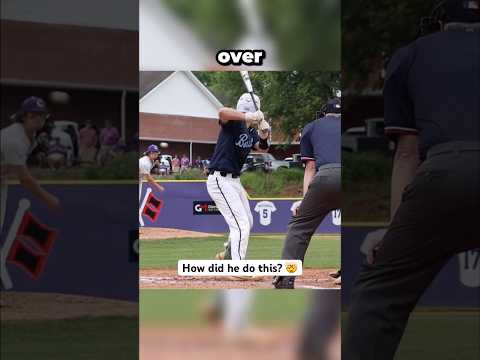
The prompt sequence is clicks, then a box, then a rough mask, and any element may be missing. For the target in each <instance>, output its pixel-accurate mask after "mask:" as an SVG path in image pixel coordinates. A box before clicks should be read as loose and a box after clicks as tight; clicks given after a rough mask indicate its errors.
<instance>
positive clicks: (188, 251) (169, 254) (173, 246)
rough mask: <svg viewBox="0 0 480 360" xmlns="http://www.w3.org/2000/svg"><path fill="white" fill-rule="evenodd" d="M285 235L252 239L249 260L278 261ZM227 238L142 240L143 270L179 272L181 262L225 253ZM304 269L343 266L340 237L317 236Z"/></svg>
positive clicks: (141, 262)
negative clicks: (178, 266) (157, 269)
mask: <svg viewBox="0 0 480 360" xmlns="http://www.w3.org/2000/svg"><path fill="white" fill-rule="evenodd" d="M284 239H285V235H276V236H263V235H257V236H251V237H250V240H249V244H248V252H247V258H248V259H250V260H273V259H279V258H280V255H281V251H282V247H283V241H284ZM225 241H226V237H209V238H195V239H194V238H184V239H166V240H144V241H140V268H142V269H145V268H168V269H176V268H177V262H178V260H209V259H214V257H215V254H216V253H217V252H219V251H221V250H223V243H224V242H225ZM304 266H305V267H315V268H337V267H339V266H340V239H339V237H338V236H314V237H313V238H312V240H311V242H310V246H309V247H308V250H307V255H306V257H305V263H304Z"/></svg>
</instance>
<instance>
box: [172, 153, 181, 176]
mask: <svg viewBox="0 0 480 360" xmlns="http://www.w3.org/2000/svg"><path fill="white" fill-rule="evenodd" d="M172 169H173V172H174V173H175V174H176V173H178V172H179V171H180V159H179V158H178V156H177V154H175V156H174V157H173V160H172Z"/></svg>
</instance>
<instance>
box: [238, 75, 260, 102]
mask: <svg viewBox="0 0 480 360" xmlns="http://www.w3.org/2000/svg"><path fill="white" fill-rule="evenodd" d="M240 75H242V80H243V84H244V85H245V88H246V89H247V92H248V93H249V94H250V96H251V97H252V101H253V106H255V111H258V106H257V102H256V101H255V96H254V94H255V93H254V91H253V85H252V82H251V80H250V76H249V75H248V71H240Z"/></svg>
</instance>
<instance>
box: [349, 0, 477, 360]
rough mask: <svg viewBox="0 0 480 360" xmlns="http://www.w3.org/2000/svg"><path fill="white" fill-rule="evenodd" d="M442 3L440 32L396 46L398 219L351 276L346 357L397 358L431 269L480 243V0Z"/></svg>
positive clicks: (393, 107)
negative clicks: (409, 319)
mask: <svg viewBox="0 0 480 360" xmlns="http://www.w3.org/2000/svg"><path fill="white" fill-rule="evenodd" d="M441 6H442V7H443V9H444V10H445V17H444V18H443V21H442V27H443V31H441V32H437V33H435V34H431V35H428V36H425V37H422V38H420V39H418V40H416V41H415V42H414V43H412V44H410V45H409V46H407V47H405V48H403V49H401V50H399V51H398V52H397V53H396V54H395V56H394V57H393V59H392V61H391V63H390V64H389V68H388V70H387V78H386V82H385V88H384V101H385V125H386V127H385V130H386V133H387V135H389V136H391V137H392V138H393V139H394V140H395V142H396V154H395V159H394V166H393V173H392V180H391V189H392V190H391V191H392V193H391V222H390V225H389V227H388V230H387V231H386V233H385V234H384V236H383V238H379V240H380V242H378V243H377V245H376V246H372V247H371V249H370V256H369V257H368V261H367V262H366V263H365V264H364V265H363V267H362V269H361V272H360V275H359V277H358V279H357V280H356V283H355V285H354V289H353V295H352V296H353V297H352V300H351V305H350V311H349V317H348V326H347V329H346V332H345V334H344V337H343V352H342V354H343V356H344V359H347V360H367V359H368V360H373V359H375V360H380V359H381V360H389V359H393V357H394V355H395V352H396V350H397V347H398V344H399V342H400V340H401V338H402V335H403V332H404V329H405V326H406V324H407V320H408V317H409V315H410V312H411V311H412V310H413V308H414V307H415V305H416V303H417V301H418V299H419V298H420V296H421V295H422V294H423V292H424V291H425V289H426V288H427V287H428V286H429V284H430V283H431V282H432V280H433V279H434V277H435V276H436V275H437V274H438V272H439V271H440V270H441V269H442V267H443V266H444V265H445V263H447V262H448V261H449V260H450V259H451V258H452V257H453V256H454V255H455V254H457V253H459V252H463V251H466V250H472V249H476V248H479V247H480V238H479V234H478V225H477V222H478V214H479V213H480V206H479V203H480V201H479V200H480V191H479V187H480V185H479V184H480V176H479V167H480V10H479V9H480V0H468V1H464V0H447V1H445V2H444V3H443V4H442V5H441Z"/></svg>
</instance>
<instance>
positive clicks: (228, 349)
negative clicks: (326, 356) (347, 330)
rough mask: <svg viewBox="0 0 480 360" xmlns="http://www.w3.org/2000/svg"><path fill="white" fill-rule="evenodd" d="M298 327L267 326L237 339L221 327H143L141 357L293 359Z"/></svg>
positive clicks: (152, 358) (142, 359)
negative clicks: (226, 335) (225, 332)
mask: <svg viewBox="0 0 480 360" xmlns="http://www.w3.org/2000/svg"><path fill="white" fill-rule="evenodd" d="M297 336H298V335H297V332H296V331H295V329H288V328H278V327H275V328H263V329H262V330H261V331H260V330H252V331H250V332H246V333H245V334H244V336H242V337H240V336H238V337H237V338H236V339H235V341H233V339H231V340H229V339H226V338H225V334H223V332H222V331H221V330H220V329H216V328H214V327H198V328H172V327H167V328H149V327H143V326H142V327H141V329H140V360H154V359H155V360H156V359H193V358H195V359H199V360H202V359H209V360H211V359H223V358H228V359H229V360H234V359H248V358H254V359H258V360H267V359H275V360H283V359H293V358H294V351H295V342H296V338H297Z"/></svg>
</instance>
